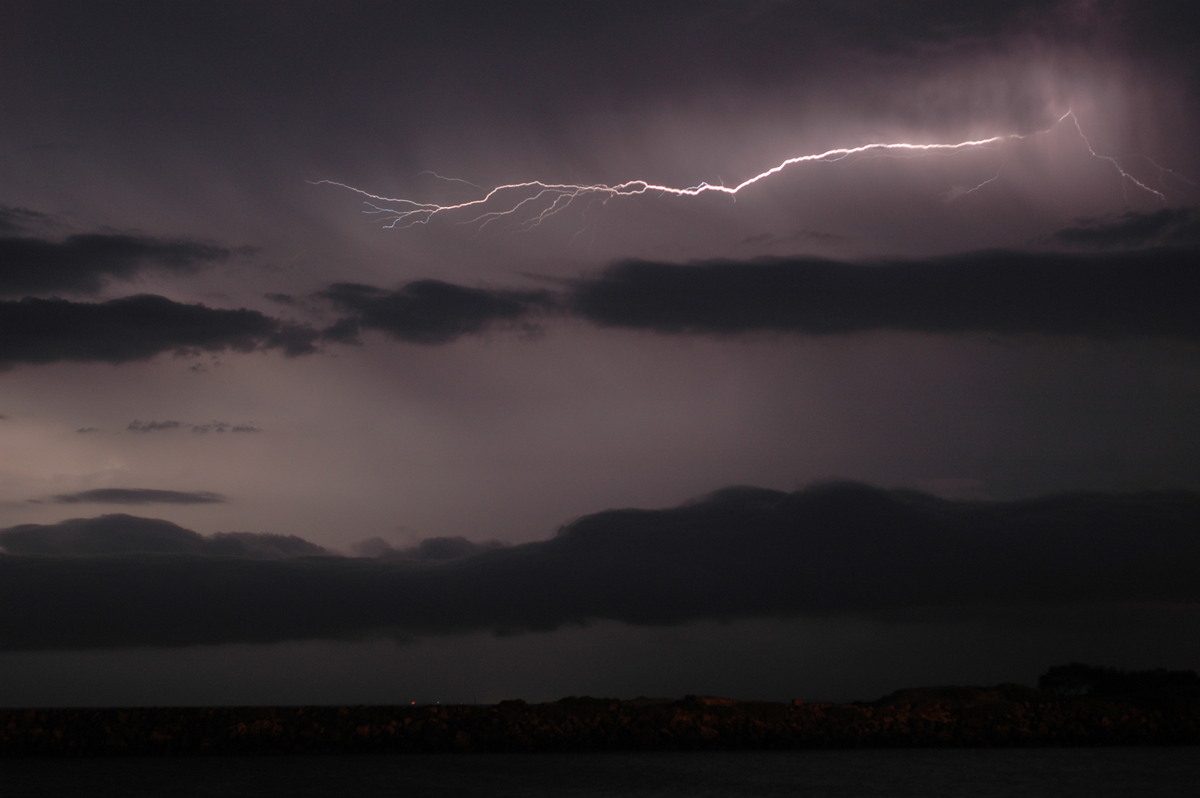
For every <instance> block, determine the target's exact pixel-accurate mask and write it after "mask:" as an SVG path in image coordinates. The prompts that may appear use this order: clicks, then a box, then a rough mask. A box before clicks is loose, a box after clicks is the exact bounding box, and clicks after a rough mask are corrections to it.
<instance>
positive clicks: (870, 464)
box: [0, 0, 1200, 706]
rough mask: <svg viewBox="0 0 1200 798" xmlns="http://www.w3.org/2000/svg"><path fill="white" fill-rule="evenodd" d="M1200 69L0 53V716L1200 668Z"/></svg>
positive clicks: (1060, 59)
mask: <svg viewBox="0 0 1200 798" xmlns="http://www.w3.org/2000/svg"><path fill="white" fill-rule="evenodd" d="M1197 17H1198V12H1197V10H1196V9H1195V8H1193V4H1191V3H1184V2H1181V1H1179V2H1172V1H1170V0H1153V1H1151V2H1134V0H1126V1H1123V0H1064V1H1063V2H1030V1H1024V2H1022V1H1018V2H1011V3H1006V4H985V5H979V4H975V5H972V4H963V3H961V2H958V0H955V1H954V2H951V0H914V1H913V2H867V0H813V1H812V2H786V1H784V0H761V1H760V0H749V1H745V0H737V1H736V2H735V1H734V0H728V2H726V1H723V0H712V1H711V2H696V0H689V1H688V2H682V1H680V2H676V1H675V0H669V1H667V2H655V3H635V2H583V1H580V2H566V3H563V2H560V3H544V2H515V3H509V2H506V3H494V4H482V5H481V4H474V3H472V4H465V3H464V4H459V3H454V2H448V3H408V2H343V3H332V2H236V3H235V2H216V3H214V2H190V1H185V2H171V3H162V2H123V1H120V2H106V3H91V2H47V1H46V0H39V2H27V1H26V0H17V1H16V2H8V3H6V4H4V6H3V8H2V9H0V603H2V606H3V607H4V608H5V609H4V611H3V613H2V614H0V706H20V705H103V704H195V703H245V704H261V703H286V704H293V703H331V702H336V703H390V702H400V701H408V700H440V701H443V702H453V701H467V702H471V701H479V702H485V701H497V700H500V699H504V698H515V697H520V698H525V699H527V700H544V699H554V698H558V697H561V696H565V695H573V694H574V695H583V694H591V695H604V696H616V697H633V696H636V695H666V696H679V695H684V694H688V693H698V694H721V695H730V696H737V697H742V698H764V699H787V698H790V697H813V698H829V699H859V698H874V697H876V696H878V695H880V694H882V693H884V692H887V691H889V690H891V689H894V688H898V687H903V686H911V685H916V684H934V683H994V682H999V681H1018V682H1026V683H1031V682H1033V681H1034V680H1035V679H1036V677H1037V675H1038V674H1039V673H1040V672H1041V671H1042V670H1044V669H1045V668H1046V667H1048V666H1050V665H1054V664H1061V663H1063V662H1067V661H1071V660H1078V661H1085V662H1091V663H1094V664H1097V665H1108V666H1115V667H1130V668H1145V667H1158V666H1162V667H1172V668H1196V667H1200V637H1198V636H1197V635H1196V634H1195V630H1196V628H1197V622H1198V621H1200V538H1198V537H1197V535H1196V530H1197V529H1200V412H1198V408H1200V258H1198V255H1200V185H1198V183H1197V181H1200V150H1197V147H1196V141H1197V140H1200V58H1198V57H1197V55H1196V47H1195V41H1194V38H1195V37H1194V33H1195V30H1196V29H1197V25H1198V24H1200V19H1198V18H1197ZM993 137H999V138H997V139H996V140H992V139H993ZM980 140H989V142H988V143H986V144H980V145H977V146H964V147H959V148H953V149H952V148H942V149H931V150H921V151H917V150H911V149H910V150H898V149H881V148H874V149H867V150H866V151H864V152H859V153H855V154H848V155H846V156H845V157H841V156H840V155H838V154H834V155H830V156H829V157H826V158H820V159H815V160H811V161H805V162H801V163H795V164H792V165H790V166H788V167H786V168H784V169H782V170H780V171H779V172H778V173H776V174H773V175H771V176H769V177H765V178H764V179H763V180H761V181H758V182H756V183H754V184H753V185H749V186H747V187H745V188H744V189H742V190H741V191H740V192H739V193H737V194H736V195H728V194H725V193H721V192H719V191H702V192H701V193H699V195H697V196H681V195H679V194H678V193H675V192H672V191H664V190H661V189H652V190H649V191H645V192H640V193H636V194H633V195H623V196H616V195H613V194H612V193H611V192H607V191H605V190H603V187H608V186H616V185H619V184H622V183H625V182H626V181H645V182H646V183H648V184H651V185H653V186H665V187H672V188H679V189H685V188H689V187H697V186H700V185H702V184H707V185H711V186H725V187H729V186H736V185H737V184H739V183H741V182H743V181H745V180H747V179H748V178H751V177H753V176H754V175H757V174H760V173H762V172H764V171H765V170H768V169H771V168H772V167H774V166H776V165H778V164H781V163H782V162H784V161H785V160H787V159H790V158H796V157H798V156H804V155H811V154H819V153H826V152H828V151H831V150H839V149H854V148H860V147H865V146H867V145H872V144H889V143H890V144H895V143H908V144H922V145H928V144H939V145H950V144H957V143H960V142H970V141H980ZM321 181H331V182H321ZM528 181H540V182H541V183H542V184H552V185H567V186H583V187H593V189H594V188H595V187H601V190H587V189H586V188H585V189H584V190H582V191H576V192H575V193H573V194H572V193H570V192H571V191H572V189H558V190H551V191H547V190H546V189H545V188H544V187H539V186H533V187H531V188H527V189H511V190H505V191H502V192H501V193H499V194H498V195H497V196H496V197H495V198H493V199H492V200H491V201H489V202H487V203H485V204H481V205H478V206H471V207H468V208H464V209H459V210H453V209H450V210H446V211H442V212H438V213H433V214H418V215H415V216H405V217H403V218H399V219H398V217H400V216H401V215H402V214H404V213H405V212H406V211H409V210H413V209H419V208H426V209H428V208H431V207H433V206H439V207H440V206H451V205H456V204H459V203H463V202H470V201H473V200H476V199H479V198H480V197H482V196H484V195H486V194H487V192H488V190H489V189H491V188H493V187H495V186H501V185H508V184H515V183H524V182H528ZM332 183H336V184H344V185H334V184H332ZM346 186H350V187H354V189H358V190H359V191H360V192H362V193H356V191H355V190H353V189H351V188H347V187H346ZM365 194H369V195H374V196H379V197H386V198H391V199H390V200H375V199H371V198H370V197H368V196H365ZM400 199H405V200H410V201H411V202H412V203H420V205H411V204H404V203H403V202H401V201H399V200H400ZM364 200H366V202H364ZM522 203H523V204H522ZM377 207H381V208H385V209H389V210H390V212H379V213H373V212H372V211H373V210H374V209H376V208H377ZM509 209H511V210H512V212H511V213H508V214H504V213H502V212H503V211H505V210H509ZM482 214H492V215H482ZM393 221H396V222H397V223H395V224H391V222H393Z"/></svg>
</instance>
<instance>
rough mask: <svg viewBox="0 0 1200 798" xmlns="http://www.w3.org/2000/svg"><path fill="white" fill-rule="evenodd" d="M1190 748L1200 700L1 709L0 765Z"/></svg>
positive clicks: (1012, 690)
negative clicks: (155, 758)
mask: <svg viewBox="0 0 1200 798" xmlns="http://www.w3.org/2000/svg"><path fill="white" fill-rule="evenodd" d="M1196 744H1200V694H1197V693H1194V692H1189V693H1184V694H1179V693H1171V694H1162V695H1138V696H1129V697H1121V696H1106V697H1096V696H1076V697H1066V696H1058V695H1052V694H1049V693H1046V692H1043V691H1039V690H1035V689H1032V688H1028V687H1021V686H1018V685H999V686H996V687H989V688H979V687H943V688H925V689H920V690H905V691H900V692H897V693H893V694H892V695H889V696H886V697H884V698H881V699H879V700H878V701H874V702H871V703H852V704H833V703H827V702H810V703H806V702H801V701H796V702H793V703H791V704H781V703H767V702H744V701H735V700H730V699H719V698H709V697H697V696H688V697H686V698H684V699H681V700H661V699H660V700H656V699H635V700H630V701H622V700H616V699H598V698H574V697H573V698H564V699H562V700H560V701H555V702H550V703H544V704H527V703H525V702H523V701H503V702H501V703H499V704H494V705H454V706H441V705H429V706H358V707H332V706H309V707H143V708H120V709H118V708H79V709H0V757H4V756H9V757H11V756H45V755H75V756H101V755H196V754H199V755H204V754H207V755H230V754H369V753H417V752H420V753H442V752H445V753H451V752H459V753H474V752H479V753H482V752H548V751H617V750H621V751H629V750H635V751H660V750H661V751H667V750H670V751H676V750H737V749H747V750H749V749H760V750H761V749H802V748H860V747H862V748H865V747H935V746H941V747H971V746H975V747H979V746H1006V747H1013V746H1094V745H1196Z"/></svg>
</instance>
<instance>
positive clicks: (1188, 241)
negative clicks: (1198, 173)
mask: <svg viewBox="0 0 1200 798" xmlns="http://www.w3.org/2000/svg"><path fill="white" fill-rule="evenodd" d="M1053 238H1054V240H1055V241H1058V242H1059V243H1062V244H1068V245H1071V246H1079V247H1089V248H1095V249H1116V248H1121V247H1151V246H1192V247H1195V246H1200V213H1197V210H1196V209H1195V208H1162V209H1160V210H1157V211H1152V212H1144V213H1140V212H1137V211H1129V212H1127V213H1125V214H1122V215H1121V216H1120V217H1118V218H1116V219H1112V220H1090V221H1088V222H1087V223H1084V224H1080V225H1078V226H1076V227H1068V228H1066V229H1064V230H1059V231H1058V232H1057V233H1055V234H1054V236H1053Z"/></svg>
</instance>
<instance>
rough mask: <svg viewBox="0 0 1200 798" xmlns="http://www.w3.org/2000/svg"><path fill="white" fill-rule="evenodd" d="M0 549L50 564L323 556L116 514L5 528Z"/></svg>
mask: <svg viewBox="0 0 1200 798" xmlns="http://www.w3.org/2000/svg"><path fill="white" fill-rule="evenodd" d="M158 492H170V491H158ZM158 501H161V500H158ZM0 549H3V550H4V551H6V552H7V553H8V554H9V555H16V556H31V555H38V556H40V557H56V558H79V557H83V558H87V557H93V556H98V555H104V556H106V557H112V556H118V555H123V556H131V555H143V554H155V555H163V554H186V555H193V556H198V557H238V558H249V559H270V558H278V557H297V556H306V555H309V556H311V555H324V554H327V553H328V552H326V551H325V549H323V548H321V547H320V546H317V545H316V544H313V543H309V542H308V541H306V540H302V539H300V538H298V537H295V536H293V535H269V534H252V533H249V532H224V533H218V534H216V535H212V536H211V537H205V536H203V535H201V534H199V533H197V532H193V531H191V530H190V529H184V528H183V527H181V526H178V525H176V524H173V523H171V522H170V521H163V520H160V519H156V518H139V517H138V516H133V515H125V514H122V513H116V514H113V515H102V516H99V517H97V518H72V519H70V520H67V521H61V522H59V523H57V524H48V525H45V524H24V525H21V526H14V527H9V528H8V529H3V530H0ZM144 598H145V599H146V600H148V601H152V600H153V597H151V596H145V597H144Z"/></svg>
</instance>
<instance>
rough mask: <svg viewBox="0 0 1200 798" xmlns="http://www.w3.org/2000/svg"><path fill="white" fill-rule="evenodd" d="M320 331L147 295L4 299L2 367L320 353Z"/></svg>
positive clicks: (1, 308) (1, 312) (0, 342)
mask: <svg viewBox="0 0 1200 798" xmlns="http://www.w3.org/2000/svg"><path fill="white" fill-rule="evenodd" d="M315 338H316V332H315V331H314V330H312V329H310V328H308V327H304V326H301V325H294V324H289V323H285V322H282V321H280V320H278V319H274V318H271V317H269V316H265V315H263V314H262V313H259V312H258V311H255V310H248V309H245V308H240V309H236V310H225V309H219V308H211V307H208V306H206V305H202V304H184V303H180V302H174V301H172V300H170V299H166V298H165V297H161V296H154V295H150V294H142V295H137V296H129V297H123V298H120V299H113V300H110V301H107V302H98V303H92V302H72V301H68V300H66V299H59V298H54V299H40V298H35V297H25V298H24V299H21V300H18V301H0V368H3V367H6V366H13V365H16V364H19V363H54V362H58V361H94V362H104V363H124V362H129V361H135V360H145V359H147V358H151V357H154V356H155V355H159V354H162V353H168V352H170V353H176V354H194V353H197V352H221V351H236V352H251V351H256V350H266V349H277V350H281V351H282V352H284V353H285V354H287V355H300V354H306V353H309V352H312V351H315V347H314V343H313V342H314V340H315Z"/></svg>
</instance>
